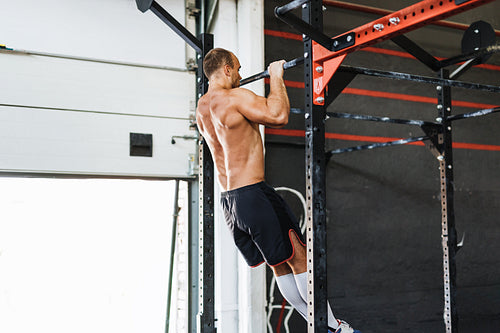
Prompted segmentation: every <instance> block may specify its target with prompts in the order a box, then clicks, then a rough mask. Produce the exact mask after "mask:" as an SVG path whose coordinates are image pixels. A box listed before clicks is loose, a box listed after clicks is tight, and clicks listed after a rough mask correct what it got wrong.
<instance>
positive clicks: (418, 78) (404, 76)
mask: <svg viewBox="0 0 500 333" xmlns="http://www.w3.org/2000/svg"><path fill="white" fill-rule="evenodd" d="M337 71H339V72H348V73H354V74H361V75H367V76H376V77H384V78H388V79H395V80H405V81H413V82H422V83H430V84H436V85H442V86H450V87H457V88H463V89H474V90H481V91H488V92H495V93H498V92H500V87H499V86H493V85H488V84H479V83H473V82H464V81H456V80H450V79H443V78H435V77H429V76H423V75H416V74H408V73H400V72H392V71H382V70H378V69H370V68H364V67H353V66H345V65H342V66H340V67H339V69H338V70H337Z"/></svg>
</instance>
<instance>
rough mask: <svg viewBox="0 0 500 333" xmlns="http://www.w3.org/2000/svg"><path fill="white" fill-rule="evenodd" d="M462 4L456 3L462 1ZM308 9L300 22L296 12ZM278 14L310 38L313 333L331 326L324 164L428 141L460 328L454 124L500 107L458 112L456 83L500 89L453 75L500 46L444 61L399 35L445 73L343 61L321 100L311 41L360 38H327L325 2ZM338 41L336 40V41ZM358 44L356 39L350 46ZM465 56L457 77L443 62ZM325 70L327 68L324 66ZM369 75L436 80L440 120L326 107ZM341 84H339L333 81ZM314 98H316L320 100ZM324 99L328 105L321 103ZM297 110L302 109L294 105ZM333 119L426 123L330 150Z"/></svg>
mask: <svg viewBox="0 0 500 333" xmlns="http://www.w3.org/2000/svg"><path fill="white" fill-rule="evenodd" d="M458 3H459V2H457V4H458ZM300 6H302V8H303V9H302V20H300V19H299V18H297V17H296V16H294V15H293V14H291V13H290V12H291V11H292V10H293V9H295V8H298V7H300ZM275 15H276V16H277V17H278V18H279V19H281V20H282V21H284V22H285V23H287V24H289V25H290V26H292V27H294V28H296V29H297V30H299V31H300V32H301V33H302V34H304V35H303V36H304V37H303V41H304V56H305V58H306V60H305V65H304V75H305V77H304V80H305V119H306V120H305V152H306V192H307V207H308V208H307V209H308V210H307V246H308V252H307V255H308V321H309V324H308V332H309V333H314V332H325V331H326V320H327V316H326V301H327V288H326V286H327V284H326V282H327V275H326V273H327V270H326V263H327V261H326V223H325V222H326V216H325V210H326V196H325V194H326V193H325V192H326V191H325V189H326V188H325V181H326V178H325V172H326V170H325V169H326V161H328V160H329V159H330V158H331V156H332V155H333V154H338V153H344V152H352V151H359V150H366V149H374V148H379V147H387V146H393V145H398V144H406V143H409V142H415V141H424V143H425V144H426V146H427V147H428V148H429V149H430V151H431V152H432V153H433V154H434V155H435V156H436V157H437V159H438V161H439V165H440V166H439V170H440V188H441V226H442V228H441V229H442V232H441V237H442V248H443V287H444V316H443V317H444V324H445V329H446V332H447V333H456V332H458V328H457V327H458V315H457V310H456V306H455V298H456V264H455V256H456V253H457V251H458V249H459V246H458V245H457V232H456V228H455V216H454V203H453V196H454V190H453V150H452V126H451V122H452V121H453V120H459V119H467V118H471V117H478V116H483V115H486V114H491V113H494V112H499V111H500V108H493V109H485V110H479V111H476V112H471V113H466V114H461V115H455V116H452V115H451V114H450V112H451V87H452V86H453V87H460V88H466V89H476V90H484V91H490V92H497V93H498V92H500V87H497V86H490V85H482V84H476V83H469V82H461V81H456V80H451V79H450V78H452V79H455V78H457V77H458V76H460V75H461V74H463V73H464V72H465V71H466V70H467V69H468V68H470V67H471V66H472V65H474V64H477V63H480V62H481V59H482V57H484V56H485V55H489V54H492V53H495V52H499V51H500V46H499V45H491V46H487V47H484V48H482V49H480V50H476V51H474V52H470V53H467V54H462V55H458V56H455V57H451V58H448V59H444V60H441V61H439V60H437V59H436V58H435V57H434V56H432V55H431V54H429V53H428V52H427V51H425V50H424V49H422V48H421V47H420V46H418V45H417V44H416V43H414V42H413V41H411V40H410V39H408V38H407V37H406V36H404V35H400V36H397V37H393V38H392V41H393V42H395V43H396V44H397V45H399V46H400V47H402V48H403V49H404V50H406V51H407V52H408V53H410V54H412V55H413V56H415V57H416V58H417V59H418V60H420V61H421V62H422V63H424V64H425V65H426V66H428V67H429V68H431V69H432V70H433V71H439V77H438V78H433V77H425V76H421V75H413V74H406V73H396V72H385V71H380V70H373V69H367V68H359V67H352V66H340V67H339V68H338V69H337V71H336V72H335V74H334V76H333V78H332V80H330V82H329V83H328V89H327V94H326V95H325V98H324V104H323V101H314V100H313V89H314V87H313V70H314V69H313V58H314V57H313V56H312V55H313V53H312V52H313V47H312V40H314V41H315V42H317V43H318V44H320V45H322V46H323V47H325V48H327V49H329V50H331V51H337V50H340V49H342V48H344V47H348V46H350V45H348V44H349V43H354V36H352V38H348V35H347V34H344V35H342V36H340V37H337V38H333V39H331V38H329V37H328V36H326V35H325V34H324V33H323V16H322V1H319V0H310V1H307V0H294V1H292V2H290V3H288V4H287V5H284V6H281V7H276V9H275ZM346 36H347V37H346ZM335 42H337V43H335ZM351 45H352V44H351ZM462 61H466V62H465V64H463V65H462V66H460V67H459V68H458V69H457V70H456V71H455V72H453V73H452V74H451V75H450V74H449V71H448V70H446V69H444V67H447V66H450V65H453V64H457V63H459V62H462ZM320 70H323V69H322V68H320ZM357 74H363V75H371V76H377V77H386V78H392V79H399V80H409V81H416V82H424V83H431V84H436V85H437V91H438V105H437V110H438V117H437V118H436V121H437V122H436V123H432V122H426V121H422V120H403V119H391V118H388V117H373V116H366V115H352V114H345V113H330V112H326V108H327V107H328V105H330V104H331V103H332V102H333V101H334V100H335V98H336V97H337V96H338V95H339V94H340V93H341V91H342V90H343V89H344V88H345V87H346V86H347V85H348V84H349V83H350V82H351V80H352V79H353V78H354V77H355V76H356V75H357ZM334 81H335V85H333V84H332V82H334ZM315 102H316V103H315ZM321 104H322V105H321ZM295 112H296V113H297V110H295ZM327 115H328V116H329V117H334V118H348V119H354V120H368V121H379V122H386V123H395V124H407V125H417V126H420V127H421V129H422V130H423V131H424V133H425V135H424V136H420V137H413V138H408V139H401V140H397V141H392V142H386V143H377V144H370V145H363V146H357V147H350V148H345V149H337V150H332V151H329V152H325V150H324V149H325V120H326V116H327Z"/></svg>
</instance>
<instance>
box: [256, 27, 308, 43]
mask: <svg viewBox="0 0 500 333" xmlns="http://www.w3.org/2000/svg"><path fill="white" fill-rule="evenodd" d="M264 34H265V35H268V36H274V37H281V38H286V39H295V40H300V41H301V42H302V35H298V34H293V33H291V32H284V31H277V30H269V29H264Z"/></svg>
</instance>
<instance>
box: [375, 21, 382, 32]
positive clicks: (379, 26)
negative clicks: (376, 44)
mask: <svg viewBox="0 0 500 333" xmlns="http://www.w3.org/2000/svg"><path fill="white" fill-rule="evenodd" d="M373 29H375V30H377V31H382V30H384V25H383V24H382V23H377V24H375V25H374V26H373Z"/></svg>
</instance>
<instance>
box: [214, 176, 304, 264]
mask: <svg viewBox="0 0 500 333" xmlns="http://www.w3.org/2000/svg"><path fill="white" fill-rule="evenodd" d="M221 205H222V209H223V211H224V216H225V219H226V223H227V225H228V226H229V229H230V230H231V233H232V234H233V238H234V242H235V244H236V246H237V247H238V249H239V250H240V252H241V254H242V255H243V257H245V260H246V261H247V263H248V265H249V266H251V267H256V266H258V265H260V264H262V263H263V262H264V261H265V262H266V263H267V264H268V265H270V266H276V265H279V264H282V263H284V262H286V261H288V260H290V259H291V258H292V257H293V254H294V248H293V245H292V242H291V240H290V234H291V232H295V234H296V235H297V237H298V239H299V240H300V242H301V243H302V244H304V241H303V239H302V233H301V231H300V228H299V225H298V223H297V220H296V218H295V216H294V215H293V213H292V212H291V210H290V208H289V207H288V205H287V204H286V202H285V201H284V200H283V199H282V198H281V197H280V196H279V195H278V194H277V193H276V191H275V190H274V189H273V188H272V187H270V186H269V185H267V184H266V183H265V182H260V183H257V184H252V185H248V186H244V187H240V188H238V189H235V190H231V191H227V192H222V193H221Z"/></svg>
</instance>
